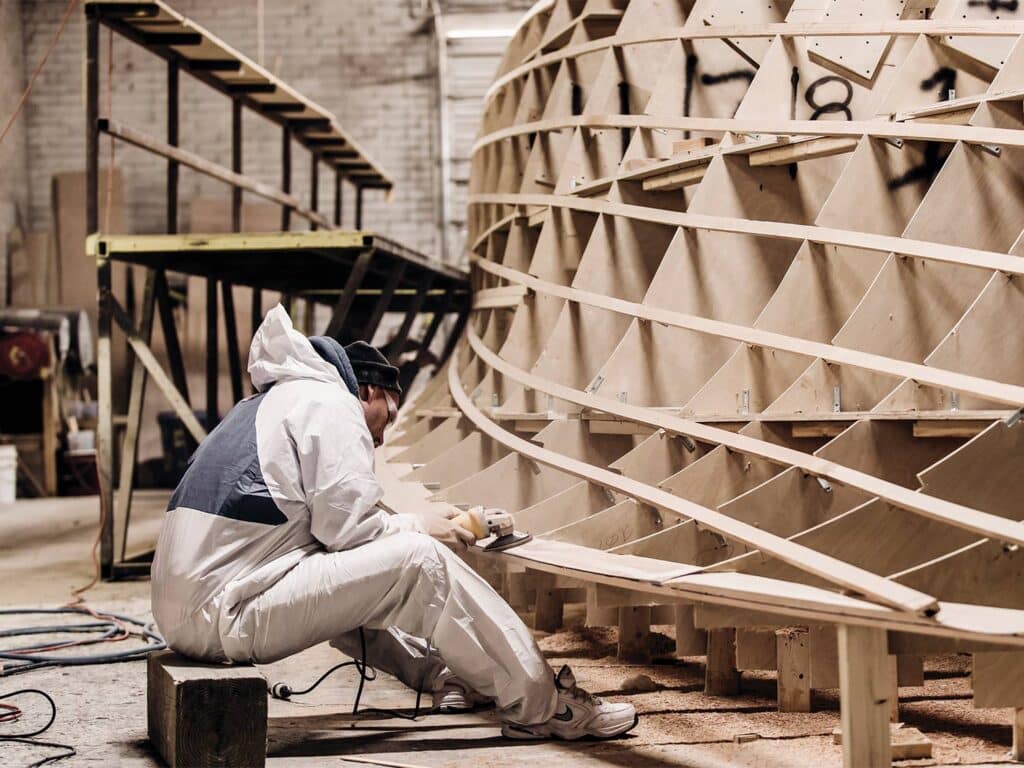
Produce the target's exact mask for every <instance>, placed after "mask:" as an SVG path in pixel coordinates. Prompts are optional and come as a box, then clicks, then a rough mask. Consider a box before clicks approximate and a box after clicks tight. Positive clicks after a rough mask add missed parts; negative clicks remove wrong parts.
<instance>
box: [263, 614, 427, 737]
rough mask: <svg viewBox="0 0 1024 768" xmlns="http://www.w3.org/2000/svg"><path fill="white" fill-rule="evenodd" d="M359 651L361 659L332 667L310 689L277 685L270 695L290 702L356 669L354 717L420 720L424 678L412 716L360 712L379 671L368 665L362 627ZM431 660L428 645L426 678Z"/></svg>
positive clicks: (373, 710) (377, 710) (387, 711)
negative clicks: (366, 687) (341, 672)
mask: <svg viewBox="0 0 1024 768" xmlns="http://www.w3.org/2000/svg"><path fill="white" fill-rule="evenodd" d="M359 649H360V656H361V658H359V659H352V660H351V661H343V662H341V663H340V664H335V665H334V666H333V667H331V668H330V669H328V670H327V671H326V672H324V673H323V674H322V675H320V677H318V678H317V679H316V681H315V682H314V683H313V684H312V685H310V686H309V687H308V688H303V689H302V690H301V691H293V690H292V689H291V688H290V687H289V686H288V685H287V684H286V683H275V684H274V685H272V686H271V687H270V695H271V696H273V697H274V698H275V699H280V700H281V701H290V700H291V698H292V697H293V696H304V695H306V694H307V693H311V692H312V691H313V690H315V689H316V688H317V686H319V685H320V683H322V682H323V681H324V680H326V679H327V678H328V677H330V676H331V675H332V674H334V673H335V672H337V671H338V670H339V669H344V668H345V667H355V668H356V672H358V673H359V687H358V688H357V689H356V700H355V702H353V704H352V715H353V716H355V715H358V714H369V713H377V714H381V715H389V716H391V717H397V718H400V719H402V720H415V719H416V718H418V717H419V716H420V701H421V699H422V697H423V682H424V681H423V679H422V678H421V679H420V684H419V685H418V686H417V687H416V706H415V707H414V708H413V712H412V714H411V715H410V714H409V713H407V712H398V711H396V710H393V709H380V708H378V707H368V708H366V709H364V710H362V712H360V711H359V701H360V700H361V699H362V697H363V686H364V685H365V684H366V683H367V682H369V681H372V680H376V679H377V670H375V669H374V668H373V667H371V666H368V665H367V663H366V634H365V633H364V632H363V628H362V627H360V628H359ZM429 660H430V645H429V644H428V645H427V651H426V655H425V656H424V659H423V669H424V676H425V675H426V671H425V670H426V669H427V668H428V667H427V663H428V662H429Z"/></svg>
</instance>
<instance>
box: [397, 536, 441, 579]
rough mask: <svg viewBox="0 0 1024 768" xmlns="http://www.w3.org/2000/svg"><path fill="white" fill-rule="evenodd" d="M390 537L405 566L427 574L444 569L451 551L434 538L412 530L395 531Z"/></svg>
mask: <svg viewBox="0 0 1024 768" xmlns="http://www.w3.org/2000/svg"><path fill="white" fill-rule="evenodd" d="M391 539H392V543H393V544H394V546H395V548H396V549H397V550H399V551H400V552H401V553H402V555H403V564H404V565H405V567H406V568H408V569H412V570H417V571H422V572H426V573H428V574H429V573H433V572H439V571H445V570H446V563H447V560H448V558H449V557H450V556H451V553H450V552H449V551H448V550H447V549H446V548H445V546H444V545H443V544H441V543H440V542H438V541H437V540H436V539H433V538H431V537H430V536H427V535H426V534H425V533H416V532H413V531H404V532H402V533H396V534H394V535H393V536H392V537H391Z"/></svg>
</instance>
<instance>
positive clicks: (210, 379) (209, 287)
mask: <svg viewBox="0 0 1024 768" xmlns="http://www.w3.org/2000/svg"><path fill="white" fill-rule="evenodd" d="M217 346H218V342H217V280H216V279H215V278H212V277H208V278H206V431H207V432H210V431H211V430H213V428H214V427H216V426H217V424H218V423H219V422H220V406H219V404H218V402H217V400H218V395H219V390H218V384H219V383H220V365H219V360H218V359H217Z"/></svg>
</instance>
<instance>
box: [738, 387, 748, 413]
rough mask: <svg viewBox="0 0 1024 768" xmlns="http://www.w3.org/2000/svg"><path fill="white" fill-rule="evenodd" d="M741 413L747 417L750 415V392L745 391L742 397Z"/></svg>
mask: <svg viewBox="0 0 1024 768" xmlns="http://www.w3.org/2000/svg"><path fill="white" fill-rule="evenodd" d="M740 413H741V414H743V415H744V416H746V415H747V414H748V413H750V390H749V389H744V390H743V393H742V394H741V395H740Z"/></svg>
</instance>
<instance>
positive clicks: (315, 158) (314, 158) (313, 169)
mask: <svg viewBox="0 0 1024 768" xmlns="http://www.w3.org/2000/svg"><path fill="white" fill-rule="evenodd" d="M319 206H320V156H319V155H317V153H316V152H310V153H309V210H311V211H313V213H316V212H317V210H318V209H319ZM309 228H310V230H311V231H313V232H315V231H316V230H318V229H319V228H320V227H318V226H317V223H316V222H315V221H311V222H310V223H309Z"/></svg>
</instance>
